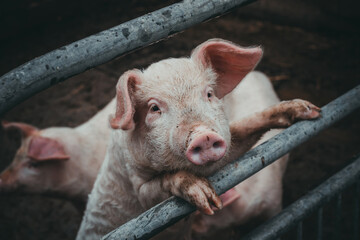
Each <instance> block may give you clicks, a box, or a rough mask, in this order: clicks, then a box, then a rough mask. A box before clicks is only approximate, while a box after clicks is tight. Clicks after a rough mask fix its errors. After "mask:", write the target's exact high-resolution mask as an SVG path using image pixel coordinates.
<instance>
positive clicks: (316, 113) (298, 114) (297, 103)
mask: <svg viewBox="0 0 360 240" xmlns="http://www.w3.org/2000/svg"><path fill="white" fill-rule="evenodd" d="M291 103H292V105H293V106H292V110H293V117H294V119H296V120H302V119H314V118H318V117H320V111H321V109H320V108H319V107H317V106H315V105H314V104H312V103H310V102H308V101H305V100H301V99H294V100H292V101H291Z"/></svg>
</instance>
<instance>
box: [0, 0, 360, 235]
mask: <svg viewBox="0 0 360 240" xmlns="http://www.w3.org/2000/svg"><path fill="white" fill-rule="evenodd" d="M35 3H37V4H35ZM47 4H49V3H47ZM169 4H170V1H168V2H166V3H165V2H162V3H158V2H157V1H147V2H146V3H141V2H138V1H132V2H131V3H129V5H127V6H126V5H125V4H123V5H121V4H117V5H115V4H114V2H111V1H105V2H104V3H103V4H100V5H99V3H98V2H96V1H93V2H91V3H90V4H88V5H86V6H83V5H81V6H78V5H76V4H73V5H71V4H70V5H69V6H65V5H61V8H55V7H54V5H50V6H49V5H46V3H44V2H42V1H39V2H35V1H34V2H33V4H29V5H23V6H18V7H21V9H22V10H23V11H25V12H26V11H29V12H30V13H29V14H28V15H26V14H25V16H24V14H23V15H21V12H19V13H18V14H19V15H18V16H19V19H18V22H11V21H15V19H12V18H11V17H9V18H8V20H9V21H10V22H4V23H3V24H4V25H5V27H8V28H7V30H8V31H7V32H6V33H7V35H6V36H5V35H4V36H2V37H1V41H2V44H1V55H0V58H1V66H0V74H1V75H3V74H5V73H6V72H8V71H10V70H11V69H13V68H15V67H16V66H18V65H20V64H22V63H24V62H26V61H28V60H31V59H33V58H34V57H36V56H39V55H42V54H44V53H46V52H48V51H50V50H53V49H55V48H58V47H61V46H63V45H65V44H68V43H71V42H73V41H75V40H79V39H81V38H84V37H86V36H88V35H90V34H94V33H97V32H99V31H101V30H104V29H107V28H109V27H112V26H115V25H117V24H119V23H121V22H124V21H126V20H129V19H132V18H134V17H136V16H140V15H142V14H145V13H147V12H150V11H153V10H155V9H158V8H160V7H163V6H166V5H169ZM42 7H43V8H42ZM246 8H247V7H245V8H243V9H237V10H235V11H233V12H231V13H229V14H227V15H225V16H222V17H220V18H217V19H213V20H211V21H209V22H207V23H203V24H200V25H197V26H194V27H192V28H190V29H188V30H186V31H185V32H183V33H180V34H177V35H176V36H174V37H172V38H170V39H167V40H165V41H162V42H160V43H157V44H154V45H152V46H150V47H146V48H144V49H141V50H138V51H136V52H133V53H131V54H128V55H126V56H123V57H120V58H118V59H116V60H114V61H111V62H109V63H107V64H103V65H100V66H98V67H96V68H94V69H91V70H89V71H87V72H84V73H82V74H80V75H78V76H75V77H73V78H71V79H69V80H67V81H65V82H62V83H60V84H58V85H56V86H54V87H52V88H50V89H48V90H46V91H44V92H42V93H40V94H37V95H36V96H33V97H32V98H30V99H29V100H27V101H25V102H23V103H22V104H20V105H18V106H17V107H15V108H14V109H12V110H11V111H9V112H8V113H6V114H5V115H4V116H2V119H6V120H9V121H22V122H26V123H30V124H33V125H35V126H37V127H39V128H45V127H50V126H71V127H73V126H77V125H79V124H80V123H82V122H84V121H86V120H87V119H89V118H90V117H91V116H92V115H94V114H95V113H96V112H97V111H98V110H100V109H101V108H102V107H104V106H105V104H106V103H107V102H109V101H110V99H112V98H113V96H115V84H116V82H117V79H118V77H119V76H120V75H121V74H122V73H123V72H124V71H126V70H128V69H131V68H134V67H136V68H143V67H146V66H148V65H149V64H150V63H152V62H155V61H158V60H161V59H164V58H168V57H180V56H186V55H189V53H190V51H191V49H193V48H194V47H195V46H197V45H198V44H199V43H201V42H203V41H205V40H207V39H209V38H214V37H219V38H223V39H227V40H230V41H233V42H235V43H238V44H240V45H242V46H249V45H261V46H263V48H264V57H263V59H262V61H261V62H260V64H259V65H258V67H257V70H259V71H263V72H264V73H266V74H267V75H268V76H269V77H270V78H271V80H272V82H273V84H274V86H275V89H276V92H277V93H278V95H279V97H280V98H281V99H282V100H285V99H293V98H302V99H306V100H309V101H311V102H313V103H315V104H316V105H318V106H323V105H325V104H326V103H328V102H330V101H331V100H333V99H335V98H336V97H338V96H340V95H341V94H343V93H345V92H346V91H348V90H350V89H351V88H353V87H355V86H356V85H357V84H359V80H358V79H359V75H360V72H359V70H358V68H357V65H358V64H359V53H360V52H359V44H358V42H359V40H360V36H359V34H358V32H357V31H358V30H357V29H350V30H349V29H347V30H346V31H341V30H333V29H331V28H307V27H304V28H301V27H295V26H293V25H286V22H279V21H277V22H274V21H264V20H259V19H257V18H252V17H249V16H247V17H246V18H245V17H244V14H243V12H244V11H246ZM36 11H38V12H36ZM43 11H48V14H45V15H41V14H44V13H43ZM31 13H34V15H31ZM36 14H37V15H36ZM26 16H27V17H29V16H30V17H33V19H32V18H30V19H26ZM74 23H76V24H74ZM359 115H360V112H359V110H357V111H356V112H354V113H352V114H351V115H350V116H349V117H347V118H346V119H344V120H342V121H341V122H339V123H337V124H336V125H335V126H333V127H331V128H329V129H327V130H325V131H324V132H322V133H320V134H319V135H318V136H316V137H314V138H313V139H312V140H310V141H308V142H307V143H305V144H303V145H302V146H301V147H298V148H296V149H295V150H293V151H292V152H291V155H290V161H289V165H288V168H287V171H286V174H285V177H284V206H287V205H289V204H290V203H292V202H294V201H295V200H296V199H298V198H299V197H300V196H302V195H304V194H305V193H307V192H308V191H309V190H311V189H312V188H314V187H315V186H317V185H318V184H320V183H321V182H322V181H323V180H325V179H326V178H328V177H329V176H331V175H332V174H333V173H335V172H336V171H338V170H339V169H341V168H342V167H343V166H345V165H346V164H347V163H348V159H350V158H351V157H352V156H353V155H354V154H356V153H358V152H359V146H360V129H359V128H360V123H359ZM0 133H1V136H0V140H1V144H0V148H1V149H0V153H1V161H0V169H1V170H2V169H3V168H4V167H5V166H7V165H8V163H9V162H10V161H11V160H12V157H13V155H14V151H15V149H16V147H17V146H18V144H19V135H18V133H17V132H13V131H11V132H9V133H6V134H5V133H4V132H3V131H1V132H0ZM0 194H1V195H0V239H74V237H75V235H76V232H77V228H78V227H79V224H80V222H81V217H82V213H81V212H79V211H78V210H77V209H76V208H75V207H74V206H73V205H72V203H71V202H69V201H66V200H63V199H57V198H54V197H48V196H34V195H19V194H17V195H14V194H3V193H0ZM343 202H344V205H345V206H344V207H343V208H344V209H343V210H344V215H343V219H344V221H343V225H344V226H345V227H343V229H344V230H346V229H347V227H346V226H347V225H350V223H351V219H349V218H348V217H347V215H346V210H347V208H349V206H350V205H348V204H346V203H347V200H344V201H343ZM348 210H349V209H348ZM325 211H327V210H326V209H325V210H324V212H325ZM329 212H330V213H329V214H328V215H326V216H329V217H328V220H327V221H329V222H330V223H331V219H334V217H333V216H332V213H331V211H330V210H329ZM310 220H311V219H310ZM310 220H309V222H310V223H309V226H307V223H306V222H305V223H304V227H303V228H304V230H306V229H309V232H310V233H309V234H310V235H309V236H310V237H307V238H305V239H312V238H311V236H314V235H312V232H315V230H314V229H312V227H311V221H310ZM251 227H252V226H246V227H244V226H243V227H232V228H229V229H226V230H223V231H221V232H217V233H214V234H213V237H212V238H213V239H218V238H219V237H221V238H222V239H237V238H238V237H240V236H242V234H243V233H244V232H247V231H248V230H249V229H250V228H251ZM330 230H331V225H330V226H329V227H328V228H327V229H325V230H324V231H325V233H330ZM304 236H308V235H304ZM324 236H326V235H324ZM289 239H291V238H290V237H289Z"/></svg>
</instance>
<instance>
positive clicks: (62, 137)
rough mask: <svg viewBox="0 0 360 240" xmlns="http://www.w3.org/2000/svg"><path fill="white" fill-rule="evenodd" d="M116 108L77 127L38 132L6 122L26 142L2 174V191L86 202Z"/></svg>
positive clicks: (112, 106)
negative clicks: (48, 195) (112, 113)
mask: <svg viewBox="0 0 360 240" xmlns="http://www.w3.org/2000/svg"><path fill="white" fill-rule="evenodd" d="M113 109H115V101H114V100H112V101H111V102H110V103H109V104H108V105H107V106H106V107H105V108H104V109H103V110H101V111H100V112H98V113H97V114H96V115H95V116H94V117H93V118H91V119H90V120H89V121H87V122H85V123H84V124H82V125H80V126H78V127H76V128H68V127H51V128H46V129H43V130H38V129H37V128H35V127H33V126H31V125H28V124H24V123H14V122H4V123H3V126H4V128H5V129H8V128H17V129H19V130H20V131H21V133H22V141H21V146H20V148H19V149H18V151H17V152H16V154H15V157H14V160H13V162H12V163H11V165H10V166H9V167H7V168H6V169H5V170H4V171H3V172H2V173H1V174H0V192H1V191H2V192H10V191H18V192H27V193H47V194H52V195H56V196H61V197H66V198H69V199H71V200H80V202H83V203H84V202H85V201H86V199H87V195H88V194H89V192H90V191H91V188H92V186H93V183H94V181H95V178H96V175H97V173H98V170H99V168H100V165H101V163H102V161H103V158H104V156H105V151H106V146H107V139H108V136H109V134H110V128H109V127H108V118H109V115H110V112H111V111H112V110H113Z"/></svg>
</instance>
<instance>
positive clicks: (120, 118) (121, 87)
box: [110, 70, 141, 130]
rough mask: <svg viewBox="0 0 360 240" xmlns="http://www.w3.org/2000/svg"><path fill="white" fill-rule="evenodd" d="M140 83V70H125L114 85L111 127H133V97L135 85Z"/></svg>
mask: <svg viewBox="0 0 360 240" xmlns="http://www.w3.org/2000/svg"><path fill="white" fill-rule="evenodd" d="M138 84H141V72H140V71H139V70H131V71H127V72H125V73H124V74H123V75H122V76H121V77H120V79H119V81H118V83H117V85H116V113H115V116H114V117H112V118H111V119H110V125H111V127H112V128H113V129H119V128H120V129H122V130H129V129H132V128H134V127H135V122H134V119H133V117H134V113H135V99H134V93H135V91H136V89H137V85H138Z"/></svg>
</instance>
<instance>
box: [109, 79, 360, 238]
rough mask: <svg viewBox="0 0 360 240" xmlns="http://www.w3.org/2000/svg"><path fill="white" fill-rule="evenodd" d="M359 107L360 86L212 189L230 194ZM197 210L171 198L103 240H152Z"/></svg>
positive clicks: (219, 178)
mask: <svg viewBox="0 0 360 240" xmlns="http://www.w3.org/2000/svg"><path fill="white" fill-rule="evenodd" d="M359 107H360V85H358V86H356V87H355V88H354V89H352V90H350V91H349V92H347V93H346V94H344V95H342V96H341V97H339V98H337V99H335V100H334V101H332V102H330V103H329V104H327V105H326V106H324V107H323V108H322V109H321V111H322V117H321V118H319V119H317V120H313V121H301V122H298V123H296V124H294V125H292V126H291V127H289V128H287V129H285V130H284V131H283V132H282V133H280V134H278V135H276V136H275V137H273V138H271V139H269V140H268V141H267V142H265V143H263V144H261V145H259V146H258V147H256V148H254V149H253V150H251V151H249V152H247V153H246V154H244V155H243V156H242V157H241V158H239V159H238V160H236V161H234V162H233V163H231V164H228V165H227V166H225V167H224V168H223V169H221V170H220V171H218V172H217V173H215V174H214V175H213V176H211V177H209V180H210V182H211V184H212V186H213V187H214V189H215V191H216V193H217V194H219V195H220V194H222V193H224V192H226V191H227V190H229V189H230V188H232V187H234V186H236V185H237V184H238V183H240V182H241V181H243V180H245V179H246V178H248V177H250V176H251V175H253V174H255V173H256V172H258V171H260V170H261V169H262V168H264V167H266V166H267V165H269V164H271V163H272V162H274V161H275V160H276V159H278V158H280V157H281V156H283V155H284V154H286V153H287V152H289V151H291V149H293V148H295V147H296V146H299V145H300V144H301V143H303V142H305V141H307V140H308V139H310V138H311V137H313V136H314V135H316V134H317V133H319V132H320V131H321V130H323V129H325V128H327V127H329V126H330V125H332V124H334V123H335V122H337V121H339V120H340V119H342V118H344V117H345V116H346V115H348V114H349V113H351V112H352V111H354V110H355V109H357V108H359ZM193 211H195V207H193V206H192V205H190V204H189V203H187V202H185V201H184V200H182V199H180V198H176V197H171V198H169V199H168V200H166V201H164V202H162V203H160V204H158V205H156V206H155V207H153V208H151V209H149V210H148V211H146V212H144V213H142V214H141V215H139V216H138V217H137V218H134V219H132V220H130V221H129V222H127V223H125V224H124V225H122V226H120V227H119V228H117V229H115V230H114V231H112V232H110V233H109V234H107V235H106V236H104V237H103V239H107V240H109V239H127V240H130V239H148V238H150V237H152V236H154V235H156V234H157V233H159V232H160V231H162V230H163V229H165V228H167V227H169V226H170V225H172V224H174V223H176V222H177V221H178V220H180V219H181V218H183V217H184V216H186V215H188V214H190V213H191V212H193Z"/></svg>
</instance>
